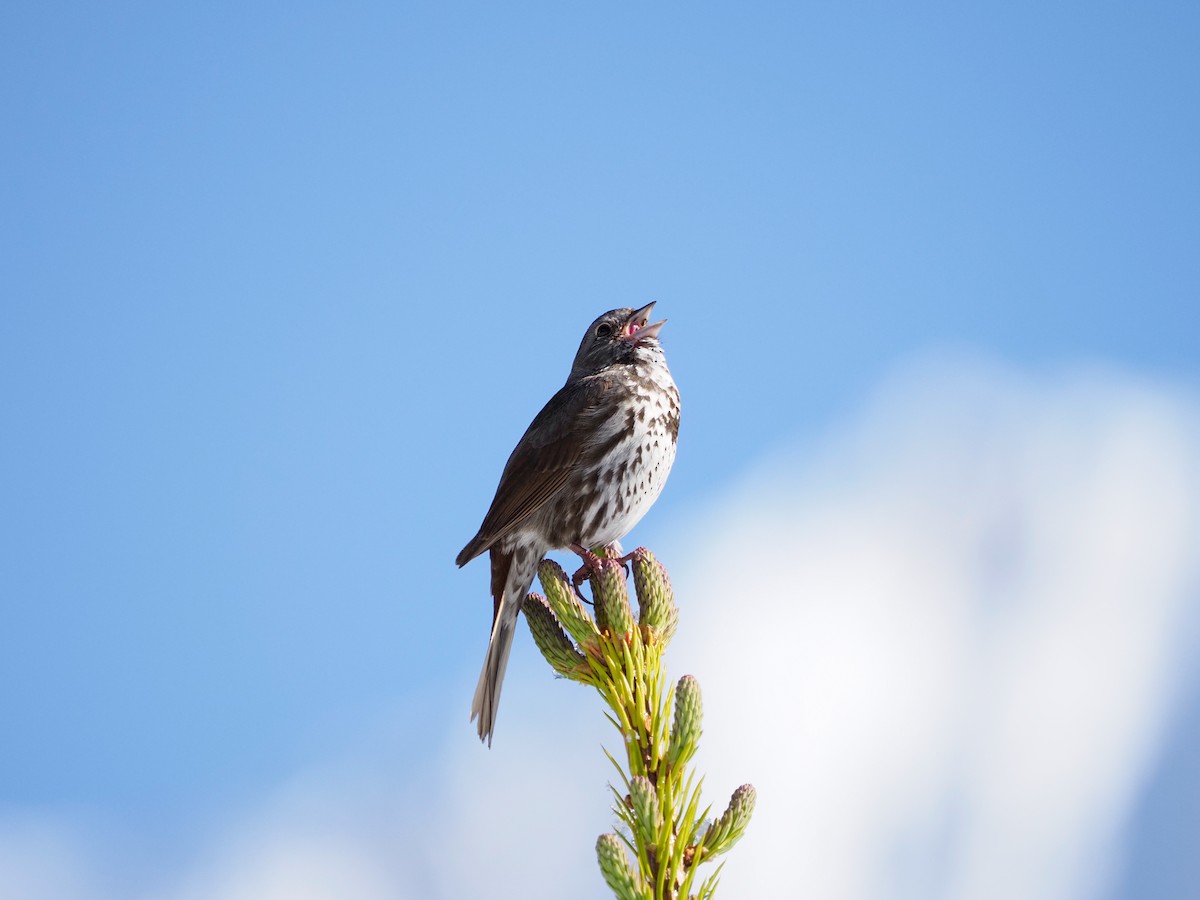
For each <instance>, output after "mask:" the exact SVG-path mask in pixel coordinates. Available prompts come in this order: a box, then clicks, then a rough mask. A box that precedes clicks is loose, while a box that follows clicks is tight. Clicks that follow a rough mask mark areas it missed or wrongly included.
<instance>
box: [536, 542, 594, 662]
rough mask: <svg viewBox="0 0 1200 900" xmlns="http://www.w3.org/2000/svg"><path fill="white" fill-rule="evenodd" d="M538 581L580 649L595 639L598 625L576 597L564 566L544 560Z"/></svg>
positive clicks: (558, 617) (559, 618) (557, 615)
mask: <svg viewBox="0 0 1200 900" xmlns="http://www.w3.org/2000/svg"><path fill="white" fill-rule="evenodd" d="M538 579H539V580H540V581H541V582H542V589H543V590H545V592H546V602H547V603H548V604H549V605H550V609H551V610H553V611H554V615H555V617H556V618H557V619H558V621H559V622H560V623H561V624H562V626H563V627H564V628H565V629H566V630H567V634H569V635H570V636H571V637H572V638H573V639H574V640H575V642H576V643H577V644H579V646H580V647H583V646H585V645H586V644H587V642H588V641H591V640H592V639H593V638H595V637H596V635H597V633H598V632H597V629H596V623H595V622H593V621H592V617H591V616H590V615H589V614H588V611H587V610H586V609H584V606H583V604H582V603H580V602H579V598H578V597H577V596H575V589H574V588H573V587H571V580H570V579H569V578H567V573H566V572H564V571H563V570H562V566H560V565H559V564H558V563H556V562H555V561H554V560H552V559H544V560H542V564H541V566H540V567H539V568H538Z"/></svg>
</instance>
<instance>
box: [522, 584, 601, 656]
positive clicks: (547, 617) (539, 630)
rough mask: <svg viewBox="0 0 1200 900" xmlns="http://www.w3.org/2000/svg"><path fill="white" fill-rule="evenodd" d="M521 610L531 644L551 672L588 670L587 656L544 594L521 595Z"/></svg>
mask: <svg viewBox="0 0 1200 900" xmlns="http://www.w3.org/2000/svg"><path fill="white" fill-rule="evenodd" d="M521 610H522V611H523V612H524V613H525V621H526V622H528V623H529V631H530V633H531V634H532V635H533V641H534V643H535V644H537V645H538V649H539V650H541V651H542V656H544V657H546V662H548V663H550V665H551V666H553V668H554V671H555V672H557V673H558V674H559V675H567V676H571V675H576V674H578V673H579V672H581V671H583V672H586V671H587V670H588V665H587V659H586V658H585V657H584V655H583V654H582V653H580V652H579V651H578V650H576V649H575V645H574V644H572V643H571V639H570V638H569V637H567V635H566V633H565V632H564V631H563V630H562V626H561V625H559V624H558V619H556V618H555V617H554V613H553V612H552V611H551V609H550V607H549V606H548V605H547V603H546V600H545V598H544V597H542V596H541V595H540V594H530V595H529V596H528V597H526V598H525V603H524V604H523V605H522V606H521Z"/></svg>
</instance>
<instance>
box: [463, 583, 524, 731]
mask: <svg viewBox="0 0 1200 900" xmlns="http://www.w3.org/2000/svg"><path fill="white" fill-rule="evenodd" d="M520 609H521V608H520V607H519V606H518V605H517V603H516V602H515V598H514V597H512V595H511V594H509V593H508V591H505V593H504V596H503V597H501V599H500V605H499V606H498V607H497V608H496V619H495V621H494V622H492V638H491V640H490V641H489V642H488V651H487V656H486V657H485V658H484V660H483V671H482V672H480V673H479V684H477V685H476V686H475V699H473V700H472V701H471V721H473V722H475V721H476V720H477V728H478V730H479V739H480V740H481V741H487V743H488V746H489V747H490V746H492V732H493V731H495V729H496V709H497V707H498V706H499V705H500V687H501V685H503V683H504V670H505V669H506V668H508V654H509V651H511V650H512V644H513V637H514V636H515V635H516V631H517V614H518V613H519V612H520Z"/></svg>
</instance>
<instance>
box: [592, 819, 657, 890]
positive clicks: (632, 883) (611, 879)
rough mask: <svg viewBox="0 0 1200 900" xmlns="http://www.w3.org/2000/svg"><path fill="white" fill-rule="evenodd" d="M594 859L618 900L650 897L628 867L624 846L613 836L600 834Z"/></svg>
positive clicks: (639, 879)
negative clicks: (596, 860) (598, 861)
mask: <svg viewBox="0 0 1200 900" xmlns="http://www.w3.org/2000/svg"><path fill="white" fill-rule="evenodd" d="M596 857H597V858H598V859H599V860H600V872H601V874H603V875H604V880H605V881H606V882H607V883H608V886H609V887H610V888H612V891H613V893H614V894H616V895H617V897H618V898H619V900H643V898H646V897H649V896H650V895H649V894H648V893H647V891H646V885H645V884H644V883H643V882H642V879H641V878H639V877H638V874H637V873H636V872H635V871H634V870H633V868H632V867H631V866H630V865H629V857H628V856H626V855H625V846H624V845H623V844H622V843H621V839H620V838H619V837H617V836H616V835H615V834H602V835H600V838H599V840H597V841H596Z"/></svg>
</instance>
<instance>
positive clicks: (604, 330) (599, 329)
mask: <svg viewBox="0 0 1200 900" xmlns="http://www.w3.org/2000/svg"><path fill="white" fill-rule="evenodd" d="M612 328H613V327H612V326H611V325H609V324H608V323H607V322H601V323H600V324H599V325H597V326H596V337H598V338H606V337H610V336H611V335H612Z"/></svg>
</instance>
